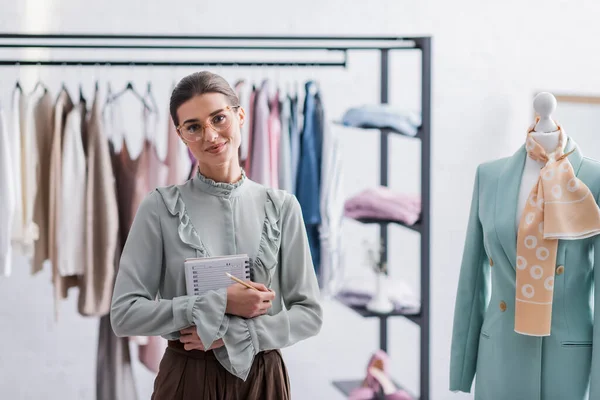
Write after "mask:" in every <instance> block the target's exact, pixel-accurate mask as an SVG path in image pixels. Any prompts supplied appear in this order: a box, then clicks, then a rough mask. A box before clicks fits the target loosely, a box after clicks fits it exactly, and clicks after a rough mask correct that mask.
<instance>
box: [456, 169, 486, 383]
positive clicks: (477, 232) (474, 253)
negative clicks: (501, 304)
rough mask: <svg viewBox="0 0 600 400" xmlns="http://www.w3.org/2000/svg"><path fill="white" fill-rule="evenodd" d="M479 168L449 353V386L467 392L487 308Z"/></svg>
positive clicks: (473, 371) (473, 370)
mask: <svg viewBox="0 0 600 400" xmlns="http://www.w3.org/2000/svg"><path fill="white" fill-rule="evenodd" d="M480 169H481V166H479V167H478V168H477V172H476V174H475V184H474V189H473V197H472V200H471V211H470V214H469V223H468V226H467V235H466V240H465V245H464V250H463V257H462V263H461V267H460V275H459V278H458V290H457V294H456V302H455V306H454V325H453V330H452V345H451V354H450V390H452V391H461V392H466V393H468V392H470V391H471V385H472V383H473V378H474V376H475V369H476V365H477V351H478V348H479V334H480V330H481V326H482V324H483V318H484V314H485V308H486V290H487V289H486V284H485V280H486V277H485V276H486V274H485V270H484V265H485V260H486V256H485V248H484V245H483V229H482V226H481V221H480V219H479V180H480Z"/></svg>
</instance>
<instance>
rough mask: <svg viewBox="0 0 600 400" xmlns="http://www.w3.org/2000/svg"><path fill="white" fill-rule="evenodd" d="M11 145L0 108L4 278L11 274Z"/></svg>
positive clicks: (0, 239) (0, 235)
mask: <svg viewBox="0 0 600 400" xmlns="http://www.w3.org/2000/svg"><path fill="white" fill-rule="evenodd" d="M11 143H12V142H11V140H10V137H9V132H8V128H7V126H6V119H5V117H4V110H2V108H0V219H2V223H1V224H0V275H4V276H10V274H11V265H12V246H11V230H12V220H13V215H14V211H15V194H14V183H13V179H14V178H13V170H12V168H13V161H12V156H11Z"/></svg>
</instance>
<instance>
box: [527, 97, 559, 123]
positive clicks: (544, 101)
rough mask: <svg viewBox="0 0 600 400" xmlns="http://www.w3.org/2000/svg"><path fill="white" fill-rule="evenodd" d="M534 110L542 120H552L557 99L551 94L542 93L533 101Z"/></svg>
mask: <svg viewBox="0 0 600 400" xmlns="http://www.w3.org/2000/svg"><path fill="white" fill-rule="evenodd" d="M533 109H534V110H535V112H536V113H537V114H538V115H539V116H540V118H542V119H547V118H550V116H551V115H552V113H554V110H556V98H555V97H554V96H553V95H552V94H551V93H548V92H542V93H540V94H538V95H537V96H535V98H534V99H533Z"/></svg>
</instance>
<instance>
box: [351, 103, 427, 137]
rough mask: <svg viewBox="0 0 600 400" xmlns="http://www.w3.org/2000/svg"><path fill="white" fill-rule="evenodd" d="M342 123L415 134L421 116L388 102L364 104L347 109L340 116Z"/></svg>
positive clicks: (410, 134) (357, 126) (409, 134)
mask: <svg viewBox="0 0 600 400" xmlns="http://www.w3.org/2000/svg"><path fill="white" fill-rule="evenodd" d="M342 124H343V125H346V126H352V127H356V128H365V129H371V128H378V129H382V128H385V129H390V130H392V131H395V132H398V133H401V134H403V135H407V136H416V135H417V133H418V131H419V127H420V126H421V116H420V115H419V114H417V113H414V112H411V111H405V110H401V109H398V108H397V107H394V106H392V105H390V104H365V105H362V106H359V107H353V108H350V109H348V110H347V111H346V112H345V113H344V116H343V117H342Z"/></svg>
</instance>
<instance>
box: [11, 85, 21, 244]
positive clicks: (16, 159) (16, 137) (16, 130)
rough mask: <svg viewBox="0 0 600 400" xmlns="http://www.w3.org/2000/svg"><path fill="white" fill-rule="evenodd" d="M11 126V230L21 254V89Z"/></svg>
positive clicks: (17, 92)
mask: <svg viewBox="0 0 600 400" xmlns="http://www.w3.org/2000/svg"><path fill="white" fill-rule="evenodd" d="M11 107H12V109H11V126H10V128H9V129H10V133H9V135H8V137H9V140H10V154H11V156H12V158H11V161H12V183H13V196H14V197H13V199H14V211H13V218H12V228H11V243H12V246H13V249H14V250H15V251H16V252H18V253H20V252H21V243H22V242H23V234H24V233H23V231H24V228H23V209H24V207H23V179H22V176H21V170H22V167H21V154H22V150H21V114H22V112H21V110H23V111H24V110H25V98H24V96H23V92H22V90H21V87H20V86H19V87H17V88H16V89H15V90H14V92H13V98H12V104H11Z"/></svg>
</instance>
